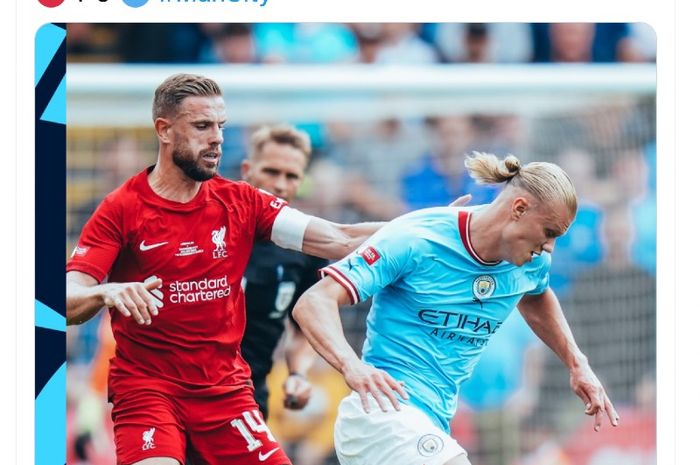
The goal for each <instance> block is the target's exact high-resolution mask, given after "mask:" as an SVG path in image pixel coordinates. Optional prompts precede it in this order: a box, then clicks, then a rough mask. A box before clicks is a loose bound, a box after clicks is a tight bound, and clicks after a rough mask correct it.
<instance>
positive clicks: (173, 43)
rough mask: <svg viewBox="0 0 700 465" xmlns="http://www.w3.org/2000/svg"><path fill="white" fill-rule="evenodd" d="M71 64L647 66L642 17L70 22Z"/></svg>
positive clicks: (652, 50)
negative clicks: (612, 20) (633, 20)
mask: <svg viewBox="0 0 700 465" xmlns="http://www.w3.org/2000/svg"><path fill="white" fill-rule="evenodd" d="M68 34H69V43H68V55H69V60H70V61H71V62H100V63H105V62H120V63H207V64H212V63H238V64H242V63H250V64H253V63H260V64H272V63H299V64H302V63H304V64H308V63H317V64H337V63H367V64H397V63H400V64H415V65H419V64H420V65H422V64H435V63H546V62H561V63H564V62H570V63H573V62H581V63H586V62H590V63H612V62H645V61H646V62H651V61H654V60H655V59H656V36H655V34H654V31H653V30H652V29H651V27H649V26H648V25H647V24H643V23H633V24H628V23H598V24H596V23H556V24H548V23H535V24H528V23H489V24H484V23H470V24H464V23H427V24H415V23H349V24H326V23H300V24H292V23H263V24H244V23H235V24H231V23H229V24H222V23H206V24H167V23H163V24H119V25H115V24H90V23H75V24H69V25H68Z"/></svg>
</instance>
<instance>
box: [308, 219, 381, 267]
mask: <svg viewBox="0 0 700 465" xmlns="http://www.w3.org/2000/svg"><path fill="white" fill-rule="evenodd" d="M385 224H386V223H383V222H376V223H357V224H338V223H332V222H330V221H326V220H324V219H321V218H318V217H315V216H312V217H311V219H310V221H309V224H308V226H307V227H306V231H305V232H304V242H303V243H302V249H301V250H302V252H304V253H305V254H309V255H313V256H315V257H321V258H327V259H330V260H340V259H341V258H343V257H345V256H346V255H348V254H349V253H350V252H352V251H353V250H355V249H356V248H358V247H359V246H360V244H362V243H363V242H364V241H366V240H367V238H368V237H370V236H371V235H372V234H374V233H375V232H377V231H378V230H379V228H381V227H382V226H384V225H385Z"/></svg>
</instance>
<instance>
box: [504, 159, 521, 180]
mask: <svg viewBox="0 0 700 465" xmlns="http://www.w3.org/2000/svg"><path fill="white" fill-rule="evenodd" d="M503 165H504V166H505V168H506V170H508V173H510V174H512V175H513V176H515V175H516V174H518V173H519V172H520V168H521V167H522V165H521V164H520V160H519V159H518V157H516V156H515V155H508V156H507V157H506V158H505V159H504V160H503Z"/></svg>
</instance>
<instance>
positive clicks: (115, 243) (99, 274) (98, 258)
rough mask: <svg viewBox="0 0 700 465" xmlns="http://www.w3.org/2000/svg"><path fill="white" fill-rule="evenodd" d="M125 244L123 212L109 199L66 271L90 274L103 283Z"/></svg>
mask: <svg viewBox="0 0 700 465" xmlns="http://www.w3.org/2000/svg"><path fill="white" fill-rule="evenodd" d="M123 244H124V240H123V233H122V211H121V209H120V208H119V205H118V203H117V202H115V201H114V199H113V198H112V197H107V198H106V199H105V200H104V201H103V202H102V203H100V205H99V206H98V207H97V210H95V213H93V215H92V216H91V217H90V219H89V220H88V222H87V223H86V224H85V227H84V228H83V231H82V233H81V234H80V239H78V244H77V245H76V247H75V249H74V250H73V254H72V255H71V258H70V260H68V264H67V265H66V271H80V272H82V273H87V274H89V275H90V276H92V277H93V278H95V279H96V280H97V282H102V280H103V279H104V278H105V276H107V274H108V273H109V270H110V269H111V268H112V265H113V264H114V261H115V260H116V259H117V256H118V255H119V252H120V250H121V249H122V246H123Z"/></svg>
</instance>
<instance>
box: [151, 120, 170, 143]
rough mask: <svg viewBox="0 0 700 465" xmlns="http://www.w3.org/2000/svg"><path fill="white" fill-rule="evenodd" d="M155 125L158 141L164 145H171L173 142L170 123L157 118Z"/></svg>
mask: <svg viewBox="0 0 700 465" xmlns="http://www.w3.org/2000/svg"><path fill="white" fill-rule="evenodd" d="M154 125H155V127H156V134H157V135H158V140H160V142H161V143H163V144H169V143H170V142H171V141H170V133H169V131H168V129H170V126H171V124H170V121H169V120H167V119H165V118H156V120H155V122H154Z"/></svg>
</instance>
